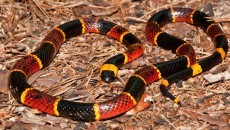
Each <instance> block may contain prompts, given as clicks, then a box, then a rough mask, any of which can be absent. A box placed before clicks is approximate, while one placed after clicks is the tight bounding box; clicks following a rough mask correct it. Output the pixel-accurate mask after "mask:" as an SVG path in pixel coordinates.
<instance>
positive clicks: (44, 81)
mask: <svg viewBox="0 0 230 130" xmlns="http://www.w3.org/2000/svg"><path fill="white" fill-rule="evenodd" d="M61 79H62V77H60V76H49V77H47V78H39V79H37V80H36V82H37V83H38V84H39V85H40V86H46V87H50V86H52V85H53V84H55V83H57V82H59V81H60V80H61Z"/></svg>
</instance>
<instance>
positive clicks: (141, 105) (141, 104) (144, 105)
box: [126, 93, 151, 115]
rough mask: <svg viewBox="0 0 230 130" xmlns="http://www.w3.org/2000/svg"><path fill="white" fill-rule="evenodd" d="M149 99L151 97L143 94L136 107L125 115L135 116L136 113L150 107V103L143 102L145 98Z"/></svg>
mask: <svg viewBox="0 0 230 130" xmlns="http://www.w3.org/2000/svg"><path fill="white" fill-rule="evenodd" d="M149 97H150V98H151V95H150V94H148V93H144V94H143V95H142V97H141V99H140V101H139V102H138V103H137V105H136V106H135V107H134V108H133V109H131V110H130V111H128V112H126V114H127V115H136V114H137V113H138V112H141V111H143V110H145V109H147V108H148V107H150V105H151V102H150V101H145V100H146V99H147V98H149Z"/></svg>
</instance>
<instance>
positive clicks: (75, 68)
mask: <svg viewBox="0 0 230 130" xmlns="http://www.w3.org/2000/svg"><path fill="white" fill-rule="evenodd" d="M170 6H173V7H191V8H195V7H196V8H197V9H198V10H202V11H204V12H206V13H209V15H210V16H211V17H210V19H211V20H215V21H217V22H221V23H222V24H221V25H222V28H223V30H224V32H225V33H226V36H227V37H228V39H229V38H230V32H229V30H230V1H229V0H206V1H205V0H133V1H131V0H0V129H2V130H4V129H7V130H47V129H55V130H62V129H64V130H69V129H71V130H72V129H74V130H81V129H87V130H94V129H99V130H107V129H122V130H123V129H127V130H144V129H148V130H153V129H166V130H167V129H178V130H179V129H181V130H194V129H212V130H216V129H221V130H229V129H230V67H229V65H230V55H229V53H228V55H227V58H226V59H225V60H224V61H223V62H222V63H221V64H219V65H217V66H216V67H214V68H213V69H211V70H209V71H207V72H204V73H202V74H201V75H198V76H195V77H193V78H190V79H188V80H185V81H180V82H178V83H176V84H173V85H172V86H171V89H170V91H171V92H172V93H173V94H175V95H176V96H178V97H179V99H180V100H181V101H182V107H178V105H176V104H174V103H173V102H172V101H170V100H169V99H167V98H165V97H164V96H162V95H161V93H160V91H159V84H160V82H159V81H157V82H154V83H152V84H150V85H148V87H147V90H146V93H145V99H146V101H147V102H143V101H142V102H141V105H140V106H141V107H143V108H142V109H143V110H142V109H141V110H139V109H134V110H132V111H130V112H128V113H126V114H123V115H121V116H119V117H116V118H112V119H109V120H105V121H95V122H79V121H72V120H69V119H65V118H62V117H54V116H51V115H48V114H44V113H42V112H40V111H38V110H35V109H32V108H29V107H26V106H23V105H22V104H20V103H18V102H17V101H16V100H15V99H14V98H13V97H12V96H11V95H10V92H9V89H8V87H7V78H8V77H7V76H8V73H9V71H10V69H11V67H12V66H13V65H14V64H15V62H16V61H17V60H18V59H20V58H22V57H24V56H25V55H26V54H28V53H31V52H33V51H34V50H35V49H36V48H37V47H38V46H39V45H40V43H41V41H42V39H43V38H44V37H45V35H46V34H48V32H49V31H50V30H51V29H52V28H54V27H56V26H58V25H60V24H62V23H64V22H67V21H70V20H73V19H78V18H80V17H100V18H103V19H105V20H108V21H112V22H114V23H116V24H119V25H121V26H123V27H125V28H126V29H128V30H129V31H131V32H132V33H133V34H135V35H136V36H137V37H138V38H139V39H140V40H141V42H142V43H143V44H144V47H145V54H144V55H143V56H142V57H140V58H138V59H137V60H135V61H134V62H132V63H130V64H127V65H125V66H123V67H122V68H121V70H119V74H118V75H119V77H118V79H117V80H116V81H115V82H113V83H111V84H110V85H109V84H100V82H99V81H100V79H99V76H98V74H99V68H100V66H101V65H102V64H103V62H104V61H105V60H106V59H108V58H109V57H111V56H113V55H115V54H118V53H120V52H123V51H124V50H125V49H126V48H125V47H124V46H123V45H122V44H121V43H119V42H117V41H115V40H113V39H110V38H108V37H106V36H102V35H99V34H86V35H81V36H79V37H76V38H72V39H71V40H69V41H68V42H67V43H66V44H63V45H62V47H61V49H60V51H59V53H58V55H57V56H56V57H55V59H54V61H53V62H52V63H51V65H50V66H49V67H47V68H46V69H44V70H42V71H39V72H38V73H35V74H34V75H33V76H31V77H30V78H29V81H28V82H29V83H31V84H32V86H34V87H35V88H37V89H39V90H41V91H44V92H46V93H49V94H51V95H54V96H58V97H61V98H65V99H68V100H71V101H78V102H101V101H105V100H108V99H111V98H114V97H115V96H116V95H118V94H119V93H120V92H121V91H122V90H123V87H124V85H125V83H126V82H127V80H128V78H129V77H130V75H131V74H132V73H134V72H135V71H136V70H138V69H140V68H142V67H144V66H146V65H150V64H154V63H156V62H162V61H168V60H170V59H173V58H176V55H175V54H173V53H171V52H170V51H165V50H164V49H162V48H159V47H156V46H153V45H151V44H150V43H149V42H148V41H147V40H146V38H145V35H144V28H145V24H146V21H147V20H148V19H149V18H150V17H151V15H153V14H154V13H156V12H157V11H159V10H162V9H165V8H168V7H170ZM163 29H164V30H165V31H166V32H168V33H170V34H173V35H175V36H178V37H180V38H182V39H184V40H186V41H188V42H190V43H191V44H192V45H193V46H194V48H195V50H196V52H197V57H198V59H202V58H205V57H207V56H209V55H210V54H212V52H213V50H214V46H213V44H212V42H211V41H210V39H209V38H208V37H207V35H206V34H205V33H204V32H203V31H202V30H200V29H198V28H196V27H194V26H191V25H187V24H184V23H175V24H169V25H166V26H165V27H164V28H163Z"/></svg>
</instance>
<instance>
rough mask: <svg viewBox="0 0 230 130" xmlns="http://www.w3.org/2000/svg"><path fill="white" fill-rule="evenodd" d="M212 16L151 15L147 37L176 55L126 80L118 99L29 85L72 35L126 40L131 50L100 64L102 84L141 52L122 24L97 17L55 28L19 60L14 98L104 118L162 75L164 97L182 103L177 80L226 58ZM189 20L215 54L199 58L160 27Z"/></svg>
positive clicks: (61, 112) (184, 12)
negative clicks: (173, 89) (85, 99)
mask: <svg viewBox="0 0 230 130" xmlns="http://www.w3.org/2000/svg"><path fill="white" fill-rule="evenodd" d="M206 17H208V15H206V14H204V13H202V12H200V11H197V10H194V9H190V8H170V9H165V10H162V11H160V12H158V13H156V14H155V15H153V16H152V17H151V18H150V19H149V21H148V22H147V25H146V29H145V35H146V37H147V39H148V40H149V41H150V42H151V43H153V44H154V45H157V46H160V47H162V48H164V49H168V50H172V51H173V52H175V53H176V54H177V55H178V56H180V57H179V58H177V59H174V60H171V61H167V62H162V63H157V64H155V65H151V66H147V67H144V68H142V69H140V70H138V71H136V72H135V73H134V74H133V75H132V76H131V77H130V78H129V80H128V82H127V84H126V85H125V88H124V90H123V91H122V93H121V94H120V95H118V96H117V97H116V98H114V99H111V100H108V101H105V102H100V103H80V102H71V101H67V100H64V99H60V98H57V97H53V96H51V95H48V94H46V93H43V92H41V91H39V90H37V89H35V88H33V87H31V86H30V85H29V84H28V83H27V79H28V77H29V76H30V75H32V74H33V73H35V72H37V71H39V70H41V69H43V68H45V67H47V66H48V65H49V64H50V63H51V61H52V60H53V58H54V57H55V55H56V54H57V52H58V50H59V48H60V46H61V45H62V44H63V43H64V42H66V41H67V40H68V39H69V38H71V37H74V36H79V35H81V34H85V33H100V34H103V35H107V36H109V37H111V38H114V39H116V40H118V41H120V42H122V43H123V44H124V45H125V46H126V47H127V48H128V49H127V51H125V52H124V53H121V54H118V55H116V56H113V57H112V58H110V59H108V60H107V61H106V62H105V63H104V64H103V65H102V67H101V70H100V76H101V79H102V80H103V81H104V82H108V83H109V82H112V81H113V80H114V79H115V78H116V76H117V71H118V69H119V68H120V67H121V66H122V65H124V64H127V63H129V62H131V61H133V60H135V59H136V58H138V57H140V56H141V55H142V54H143V50H144V49H143V46H142V44H141V42H140V40H139V39H138V38H137V37H136V36H134V35H133V34H131V33H130V32H129V31H127V30H126V29H124V28H123V27H121V26H119V25H116V24H114V23H112V22H108V21H105V20H102V19H98V18H84V19H77V20H73V21H70V22H67V23H64V24H62V25H60V26H58V27H56V28H54V29H53V30H52V31H51V32H50V33H49V34H48V35H47V36H46V37H45V38H44V39H43V41H42V43H41V45H40V47H39V48H38V49H37V50H36V51H35V52H33V53H31V54H29V55H27V56H26V57H24V58H22V59H20V60H19V61H17V63H16V64H15V65H14V66H13V68H12V71H11V73H10V76H9V85H10V91H11V94H12V95H13V97H14V98H15V99H16V100H17V101H19V102H21V103H22V104H24V105H27V106H30V107H33V108H36V109H38V110H40V111H42V112H44V113H48V114H51V115H55V116H62V117H66V118H70V119H73V120H82V121H94V120H105V119H108V118H112V117H115V116H117V115H120V114H123V113H125V112H127V111H128V110H130V109H132V108H133V107H134V106H135V105H136V104H137V102H138V101H139V99H140V97H141V96H142V94H143V93H144V91H145V87H146V86H147V85H148V84H150V83H152V82H154V81H156V80H158V79H160V78H164V79H163V80H162V84H161V85H160V89H161V92H162V94H163V95H165V96H166V97H169V98H170V99H171V100H173V101H174V102H175V103H177V104H179V105H180V104H181V103H180V102H179V100H178V99H177V98H176V97H174V96H173V95H172V94H171V93H170V92H169V91H168V88H167V87H168V86H169V85H170V84H172V83H174V82H177V81H178V80H181V79H182V80H184V79H188V78H190V77H192V76H195V75H197V74H200V73H201V72H204V71H207V70H209V69H210V68H212V67H213V66H215V65H217V64H219V63H220V62H222V60H223V59H224V58H225V57H226V54H227V51H228V41H227V38H226V36H225V35H224V33H223V31H222V30H221V28H220V27H219V25H218V24H217V23H215V22H212V21H208V20H207V18H206ZM173 22H186V23H188V24H192V25H194V26H197V27H200V28H201V29H202V30H204V32H206V33H207V35H208V36H209V37H210V38H211V40H212V41H213V42H214V43H215V48H216V50H215V52H214V53H213V54H212V55H210V56H209V57H207V58H205V59H203V60H201V61H199V62H196V56H195V51H194V49H193V47H192V46H191V45H190V44H188V43H187V42H185V41H183V40H181V39H178V38H176V37H174V36H171V35H169V34H167V33H165V32H163V31H162V30H161V29H160V28H161V27H162V26H164V25H166V24H168V23H173Z"/></svg>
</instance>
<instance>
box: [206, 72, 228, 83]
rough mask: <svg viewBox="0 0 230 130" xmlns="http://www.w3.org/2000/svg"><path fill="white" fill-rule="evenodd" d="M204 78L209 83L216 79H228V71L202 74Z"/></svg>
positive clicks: (216, 80)
mask: <svg viewBox="0 0 230 130" xmlns="http://www.w3.org/2000/svg"><path fill="white" fill-rule="evenodd" d="M204 78H205V79H206V80H207V81H208V82H209V83H214V82H218V81H223V80H229V79H230V71H229V70H228V71H224V72H222V73H218V74H211V73H209V74H206V75H204Z"/></svg>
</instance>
